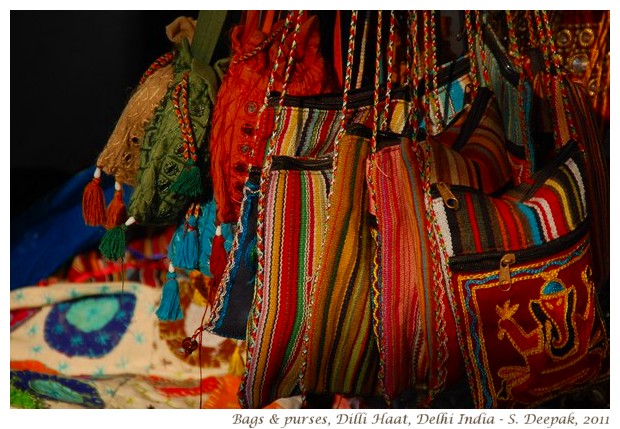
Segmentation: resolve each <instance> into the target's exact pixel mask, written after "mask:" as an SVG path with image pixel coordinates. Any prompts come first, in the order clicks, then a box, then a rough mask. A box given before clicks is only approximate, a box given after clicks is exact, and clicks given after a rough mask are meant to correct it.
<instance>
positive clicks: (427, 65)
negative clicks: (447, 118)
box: [423, 10, 441, 135]
mask: <svg viewBox="0 0 620 429" xmlns="http://www.w3.org/2000/svg"><path fill="white" fill-rule="evenodd" d="M432 15H433V12H431V11H428V10H425V11H423V29H424V34H423V47H424V80H425V85H424V99H423V104H424V116H425V119H424V120H425V122H426V132H427V134H429V135H430V134H436V132H439V131H440V128H441V116H440V115H441V111H440V110H439V109H440V103H439V100H435V91H434V88H433V82H434V81H433V74H434V73H433V72H434V67H433V63H434V61H433V54H434V53H436V51H435V52H433V50H434V49H436V47H433V41H432V38H431V31H433V32H434V30H431V29H430V28H429V25H431V17H432ZM431 102H433V103H434V107H435V117H436V120H437V128H438V129H437V130H435V129H434V128H435V127H434V126H433V121H432V119H431V111H432V110H431Z"/></svg>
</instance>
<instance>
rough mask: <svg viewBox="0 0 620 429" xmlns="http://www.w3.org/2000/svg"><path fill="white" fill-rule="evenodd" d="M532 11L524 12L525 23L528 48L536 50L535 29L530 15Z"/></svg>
mask: <svg viewBox="0 0 620 429" xmlns="http://www.w3.org/2000/svg"><path fill="white" fill-rule="evenodd" d="M533 13H534V11H532V10H528V11H525V20H526V21H527V35H528V37H529V41H530V48H536V47H537V46H538V40H537V39H536V27H535V26H534V21H533V19H534V18H533V17H532V14H533Z"/></svg>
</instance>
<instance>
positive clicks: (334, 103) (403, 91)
mask: <svg viewBox="0 0 620 429" xmlns="http://www.w3.org/2000/svg"><path fill="white" fill-rule="evenodd" d="M374 93H375V91H374V89H369V88H359V89H354V90H352V91H351V92H349V104H348V105H347V107H348V108H351V109H357V108H360V107H365V106H371V105H372V103H373V100H374ZM384 97H385V89H383V88H382V91H381V94H380V99H382V98H384ZM390 98H391V100H405V101H409V100H410V98H411V97H410V93H409V89H408V88H406V87H399V88H395V89H393V90H392V93H391V96H390ZM279 102H280V93H279V92H272V93H271V94H270V96H269V106H272V107H273V106H277V105H278V104H279ZM284 106H286V107H300V108H309V109H321V110H341V109H342V94H341V93H335V94H322V95H304V96H302V95H287V96H286V97H284Z"/></svg>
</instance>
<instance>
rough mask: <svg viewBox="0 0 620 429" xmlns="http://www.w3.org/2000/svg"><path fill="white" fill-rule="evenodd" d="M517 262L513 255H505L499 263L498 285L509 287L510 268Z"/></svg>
mask: <svg viewBox="0 0 620 429" xmlns="http://www.w3.org/2000/svg"><path fill="white" fill-rule="evenodd" d="M516 261H517V257H516V256H515V254H514V253H506V254H505V255H504V256H502V259H501V260H500V261H499V284H500V286H508V287H510V284H511V283H510V266H511V265H512V264H514V263H515V262H516Z"/></svg>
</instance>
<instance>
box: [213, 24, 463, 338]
mask: <svg viewBox="0 0 620 429" xmlns="http://www.w3.org/2000/svg"><path fill="white" fill-rule="evenodd" d="M285 34H286V33H285ZM287 37H288V38H289V39H290V38H292V35H290V34H289V35H287ZM286 86H288V83H287V84H286ZM267 94H268V95H269V97H266V100H265V104H264V106H263V107H262V108H261V109H260V110H259V112H258V116H259V119H257V122H258V125H257V129H256V132H255V133H254V134H253V138H254V139H255V143H254V144H253V145H252V146H256V147H267V145H270V147H271V149H270V150H271V151H272V153H273V155H276V156H291V157H324V156H327V155H330V154H331V153H332V152H333V148H334V142H335V139H336V136H337V135H338V133H339V131H340V130H341V129H342V126H343V124H345V123H346V124H349V123H350V124H355V123H362V124H366V125H370V124H371V122H372V117H371V113H372V109H371V105H372V104H373V102H374V98H373V97H374V90H373V89H354V90H349V91H348V93H347V108H346V111H344V112H343V109H342V107H343V95H342V94H326V95H317V96H292V95H289V94H288V93H286V92H283V93H275V92H274V91H272V88H271V87H268V88H267ZM386 102H387V103H388V106H389V108H385V107H384V106H385V103H386ZM448 104H449V105H453V104H454V103H448ZM379 106H380V110H379V111H380V112H381V113H382V114H388V113H386V112H389V114H388V115H389V116H386V118H387V121H388V125H387V127H388V129H390V130H392V131H394V132H397V133H402V132H404V131H405V128H406V126H407V118H408V116H409V113H410V108H411V103H410V100H409V96H408V91H406V89H405V88H396V89H395V90H394V91H392V92H391V96H390V97H389V98H386V97H385V91H384V92H383V94H382V97H380V101H379ZM276 116H277V118H276ZM343 118H346V122H343ZM381 118H382V120H383V116H382V117H381ZM244 144H245V143H244ZM248 150H249V149H248ZM248 159H251V160H252V162H254V163H256V164H257V165H256V166H255V167H251V168H249V170H250V171H252V170H254V169H255V168H260V166H262V163H263V154H262V153H261V151H255V153H250V154H249V155H248ZM238 167H239V168H237V169H236V170H235V171H236V172H235V173H234V175H233V176H234V180H235V181H237V182H239V183H241V182H240V181H242V180H245V185H244V186H243V193H240V191H239V194H238V195H237V191H235V192H233V193H232V196H231V198H232V199H233V200H237V199H238V198H239V196H240V197H241V198H240V201H242V204H241V210H240V216H239V219H238V221H237V228H236V233H235V235H236V238H235V243H234V244H233V246H232V250H231V251H230V253H229V254H228V263H227V266H226V269H225V272H224V275H223V280H222V281H221V282H220V284H219V285H218V288H217V293H216V300H215V302H214V305H213V310H212V312H211V313H210V320H209V321H208V323H207V329H208V330H209V331H211V332H213V333H215V334H217V335H221V336H225V337H231V338H237V339H245V337H246V325H245V324H246V322H247V318H248V314H249V312H250V307H251V302H252V298H253V294H254V289H253V284H252V282H253V281H254V279H255V276H256V272H257V264H258V260H257V258H256V249H255V247H256V221H257V216H256V215H257V211H258V187H259V182H260V175H254V176H253V175H252V174H251V173H250V176H249V177H248V178H247V179H245V178H246V177H247V175H248V173H247V171H248V165H245V164H243V165H240V166H238ZM231 177H232V176H231ZM231 192H232V191H231ZM232 303H234V305H232Z"/></svg>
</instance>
